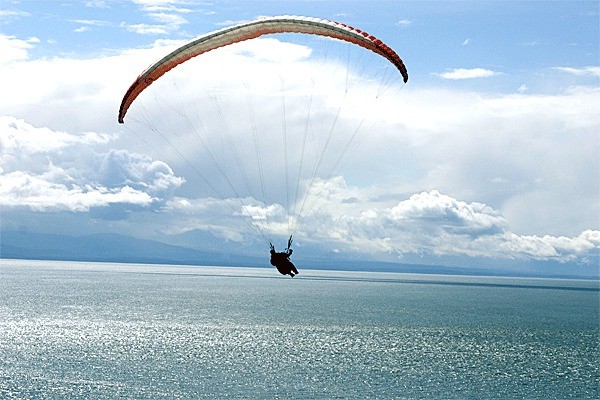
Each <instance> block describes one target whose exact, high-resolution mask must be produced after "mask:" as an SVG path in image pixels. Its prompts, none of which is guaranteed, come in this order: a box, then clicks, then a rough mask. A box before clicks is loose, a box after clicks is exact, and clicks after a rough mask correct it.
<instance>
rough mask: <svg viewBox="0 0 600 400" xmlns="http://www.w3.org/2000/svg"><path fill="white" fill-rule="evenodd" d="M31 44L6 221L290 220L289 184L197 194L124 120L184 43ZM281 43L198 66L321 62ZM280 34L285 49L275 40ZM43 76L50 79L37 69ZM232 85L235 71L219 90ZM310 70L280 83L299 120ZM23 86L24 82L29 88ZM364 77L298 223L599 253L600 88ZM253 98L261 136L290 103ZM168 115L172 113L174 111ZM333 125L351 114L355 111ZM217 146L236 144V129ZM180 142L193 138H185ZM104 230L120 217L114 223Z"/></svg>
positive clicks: (385, 240)
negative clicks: (351, 125) (369, 85)
mask: <svg viewBox="0 0 600 400" xmlns="http://www.w3.org/2000/svg"><path fill="white" fill-rule="evenodd" d="M150 11H152V12H159V11H158V10H156V9H152V10H150V9H149V10H148V12H150ZM36 43H37V42H36V40H35V39H19V38H15V37H8V36H2V37H0V45H1V48H0V50H1V51H0V54H2V55H3V57H4V59H3V63H0V65H1V66H0V86H2V87H3V88H6V89H7V90H8V91H9V92H10V93H11V96H10V98H9V97H8V96H7V97H3V98H2V99H1V100H0V105H1V106H2V109H3V110H4V112H6V115H4V116H2V117H0V168H1V170H0V191H1V193H0V202H1V204H0V205H1V206H2V207H3V218H4V221H5V222H8V223H12V224H16V225H18V224H19V221H17V220H16V219H15V221H11V218H12V217H11V210H17V209H18V210H31V211H32V212H45V213H49V212H56V211H68V212H75V213H78V215H81V217H82V218H90V215H86V214H87V213H90V212H92V211H94V210H95V209H97V208H110V207H111V206H115V205H124V206H126V207H130V210H131V212H130V213H129V215H128V217H127V218H125V219H123V220H122V221H120V222H119V225H118V226H119V229H120V231H121V232H127V230H130V231H135V229H138V228H136V226H137V225H139V224H140V223H143V224H144V229H143V230H147V231H148V232H161V233H181V232H185V231H188V230H194V229H203V230H210V231H213V232H219V233H220V235H221V237H226V238H228V239H230V240H238V241H241V240H244V239H245V238H247V237H248V235H250V234H252V231H251V229H250V227H249V226H248V222H249V223H250V224H258V223H261V224H270V225H272V226H273V229H274V230H275V231H280V230H281V231H284V230H285V229H286V224H287V221H286V217H285V213H284V211H282V210H283V209H285V206H284V204H285V199H284V198H283V197H284V196H278V195H276V196H274V197H273V196H272V197H271V201H268V199H263V198H260V197H259V196H258V195H256V196H250V195H249V194H248V193H245V192H244V193H240V196H239V197H240V198H242V200H240V201H237V200H236V199H234V198H233V197H234V196H233V195H232V194H231V193H229V194H227V195H225V196H223V197H222V198H218V196H214V195H213V196H211V195H209V194H207V193H202V192H201V191H200V190H199V188H200V186H201V181H200V180H198V179H197V178H195V179H192V175H193V174H192V173H190V171H189V170H186V165H185V164H186V163H185V162H182V161H181V159H180V157H178V155H177V154H174V152H173V151H172V149H171V148H170V147H169V146H168V145H166V144H165V143H164V141H163V142H162V146H161V145H157V143H158V142H153V143H152V144H153V146H152V147H151V149H149V148H148V147H144V146H143V145H142V142H143V141H146V140H149V139H148V136H146V133H147V132H146V131H143V130H140V131H136V130H129V129H130V128H129V126H127V127H123V126H119V125H118V124H117V123H116V111H117V108H118V104H119V102H120V99H121V96H122V94H123V92H124V90H125V89H126V88H127V87H128V85H129V83H130V81H131V80H132V79H133V77H135V76H137V74H138V73H139V72H140V71H141V70H142V69H143V68H145V67H146V66H147V65H149V64H150V63H151V62H152V61H154V60H155V59H157V58H158V57H160V56H161V55H162V54H164V53H165V52H167V51H168V50H169V49H171V48H172V46H173V45H176V44H177V43H176V42H175V43H174V42H170V41H158V42H156V43H155V44H154V46H152V47H149V48H141V49H133V50H126V51H121V52H112V53H111V54H110V55H107V56H104V57H98V58H94V59H71V58H68V57H62V58H55V59H41V60H30V59H29V58H28V50H29V49H31V46H35V45H36ZM264 43H266V42H263V44H264ZM268 43H270V44H271V45H273V44H274V42H272V41H271V42H268ZM275 44H276V46H261V42H260V41H259V42H252V43H250V42H249V43H247V44H244V45H242V46H240V47H238V48H236V49H233V50H230V51H224V52H223V54H222V57H223V58H224V59H226V60H227V63H226V64H225V65H223V64H222V63H221V64H220V63H219V60H218V59H214V58H213V59H210V60H209V59H207V61H206V64H205V65H204V67H205V68H206V69H205V70H204V71H205V73H204V78H205V79H206V77H210V78H211V79H212V77H213V76H216V73H217V71H218V70H219V69H221V70H223V71H225V72H228V73H230V74H231V75H230V76H237V75H236V74H238V75H239V72H240V69H239V68H237V67H236V66H238V65H244V70H245V71H247V72H248V73H252V74H254V75H253V77H254V79H255V80H256V81H257V82H269V79H270V78H271V80H270V82H271V84H273V85H274V87H278V88H279V89H278V90H281V89H280V88H281V81H280V80H279V78H278V79H276V80H275V82H274V83H273V80H272V71H273V70H272V69H270V66H272V65H273V64H276V63H279V62H291V61H293V62H294V63H295V64H302V68H305V69H304V71H306V70H307V69H308V70H310V68H314V66H313V65H312V64H311V57H312V56H313V53H312V52H311V51H310V49H307V48H306V47H303V46H299V45H298V44H286V43H284V42H278V43H275ZM273 48H275V49H276V53H275V54H273V51H269V49H273ZM4 55H6V56H4ZM284 55H285V57H283V56H284ZM317 67H320V69H321V70H322V71H324V72H327V70H326V69H324V68H322V66H317ZM582 70H585V71H587V69H586V68H582ZM564 72H568V73H572V74H575V75H576V73H575V72H572V71H564ZM586 73H594V72H593V70H592V72H586ZM213 74H214V75H213ZM447 74H448V75H447V76H442V77H443V78H446V79H468V78H475V77H485V76H494V75H496V74H497V72H494V71H489V70H484V69H473V70H460V69H458V70H452V71H450V72H448V73H447ZM49 75H50V76H52V77H53V78H52V79H51V80H48V79H47V78H42V77H47V76H49ZM270 75H271V76H270ZM296 75H297V76H302V74H301V73H300V72H296ZM197 78H198V79H200V78H202V77H197ZM342 79H343V77H342ZM339 80H340V77H339V76H336V75H335V74H331V75H327V77H326V79H324V81H326V82H331V83H332V84H333V83H334V81H339ZM233 83H235V82H233ZM228 84H229V85H231V84H232V82H229V83H227V82H225V83H224V84H223V86H222V87H221V89H223V90H225V89H228V88H229V87H228V86H227V85H228ZM304 84H305V83H304V82H300V81H297V82H295V81H293V80H292V81H289V80H288V81H286V86H285V94H286V97H285V99H286V103H285V106H286V107H285V111H286V112H287V116H288V117H289V118H290V121H292V123H290V125H289V126H287V127H286V129H289V132H290V133H291V132H300V131H302V129H301V128H299V127H297V126H296V125H295V124H296V122H298V121H301V120H303V119H306V118H302V113H301V112H295V111H296V110H298V109H299V108H298V107H299V105H300V104H307V103H308V101H307V99H308V98H307V97H306V96H304V94H303V93H302V92H301V91H300V88H301V87H302V86H303V85H304ZM265 85H267V84H265ZM22 87H28V88H30V90H28V91H27V93H23V92H22V91H21V90H20V88H22ZM265 87H268V86H265ZM319 89H320V90H322V91H323V92H324V93H326V94H328V96H325V97H324V98H326V99H327V100H326V101H323V102H321V103H318V105H319V107H318V109H319V110H321V112H322V114H324V115H323V116H322V118H323V121H327V118H329V120H334V119H335V118H340V121H342V118H343V121H350V120H351V119H352V117H353V115H352V112H347V111H344V110H342V112H340V114H339V117H336V113H335V111H332V110H336V109H335V107H331V106H332V105H334V104H335V101H338V100H339V99H338V97H342V96H339V93H334V92H330V93H327V91H328V90H330V86H329V84H324V85H321V86H319ZM354 89H355V90H357V91H356V96H355V97H353V96H351V95H348V96H347V97H345V98H344V99H343V101H345V102H346V103H348V104H356V105H359V106H360V107H361V110H362V115H367V118H365V120H364V124H365V126H366V125H368V126H369V131H368V135H366V136H365V137H364V138H362V139H361V140H358V141H357V143H356V146H353V148H352V151H351V152H349V153H348V158H347V160H346V163H345V167H346V168H345V169H344V175H343V178H342V177H336V176H319V177H318V178H319V179H315V180H314V181H312V182H305V181H304V180H303V181H302V184H303V185H309V184H310V185H312V186H313V187H318V190H317V191H316V193H317V194H318V196H314V197H313V200H311V204H310V207H309V210H310V211H311V212H310V213H307V214H306V216H305V218H304V220H303V223H302V224H301V225H300V228H299V229H298V234H299V235H302V236H303V237H304V238H305V240H307V241H309V240H314V241H316V242H320V243H327V244H328V245H330V246H331V247H332V248H337V249H345V250H348V251H358V252H362V253H367V254H388V255H389V254H391V255H393V256H394V257H403V256H405V255H408V254H432V255H435V256H440V257H443V256H453V255H464V256H468V257H488V258H494V259H517V260H521V259H523V260H528V259H533V260H555V261H560V262H571V261H573V262H582V263H585V262H589V260H590V259H592V260H593V259H594V257H596V259H597V252H598V249H599V246H600V243H599V236H598V230H597V228H598V226H597V221H598V210H599V207H598V181H599V179H598V171H599V168H598V158H597V153H598V148H599V143H598V141H599V139H598V135H597V132H598V128H599V127H600V117H599V116H598V113H597V109H596V108H597V107H596V105H597V104H598V103H599V101H600V90H599V89H598V88H595V87H573V88H568V89H566V90H564V91H563V92H560V93H556V94H551V95H539V94H525V93H514V94H499V95H495V94H487V95H483V94H479V93H474V92H461V91H456V90H450V89H444V90H441V89H427V88H411V87H406V88H405V89H404V90H402V91H400V92H399V94H398V93H394V94H393V95H392V94H390V93H388V92H386V93H383V94H381V96H379V97H378V100H377V103H376V104H372V103H371V102H367V101H364V99H362V96H361V95H362V93H363V91H362V88H361V87H360V86H356V87H354ZM265 92H269V90H266V89H265ZM523 92H524V91H523ZM315 98H316V97H315ZM252 100H253V101H256V102H257V104H255V106H256V108H258V109H260V110H267V111H268V113H267V112H266V111H265V114H264V115H265V116H266V117H261V116H260V114H257V115H255V117H256V118H257V122H256V124H257V126H258V127H264V129H260V132H261V134H262V135H265V138H268V139H272V138H276V136H272V137H271V136H270V135H272V134H273V135H275V134H276V133H278V132H276V131H278V130H280V128H279V127H281V124H280V122H279V121H280V119H279V117H277V118H274V117H273V115H280V114H281V112H282V111H281V110H282V109H283V108H284V107H283V104H282V102H281V101H279V102H278V103H277V104H276V105H277V107H273V105H272V104H271V106H272V107H271V108H268V107H267V103H266V102H265V103H260V101H262V100H264V98H261V97H260V96H256V97H255V98H253V99H252ZM300 100H302V102H303V103H301V101H300ZM244 101H245V100H244ZM207 104H209V105H210V103H207ZM225 105H226V103H222V104H221V106H225ZM212 106H214V104H213V105H212ZM314 106H316V104H314ZM207 108H208V107H207ZM213 108H214V107H213ZM224 108H225V107H224ZM214 109H215V110H216V108H214ZM354 109H355V108H349V110H354ZM74 110H77V111H76V112H75V111H74ZM243 110H245V109H235V112H234V115H233V116H232V117H231V118H229V119H228V121H229V125H230V126H229V128H230V129H231V131H232V135H235V134H236V133H239V134H240V135H245V137H246V138H252V136H251V135H248V129H246V130H244V129H240V130H239V131H238V130H236V129H237V124H236V121H237V120H238V119H241V116H242V115H241V114H244V112H242V111H243ZM235 113H237V114H238V116H239V118H238V117H235ZM277 113H279V114H277ZM161 118H162V119H164V120H166V122H169V121H168V120H167V119H168V113H165V114H161ZM273 121H275V123H274V122H273ZM355 122H356V121H355ZM358 122H361V123H362V122H363V121H362V120H359V121H358ZM338 123H339V124H340V127H344V126H345V125H344V124H345V123H346V122H338ZM274 125H277V127H276V128H273V126H274ZM298 126H300V125H298ZM234 137H235V136H234ZM278 137H280V136H278ZM140 138H142V140H140ZM158 139H160V137H159V138H158ZM274 140H275V139H273V140H271V141H270V142H273V141H274ZM277 140H280V139H277ZM184 143H185V142H184ZM215 144H216V145H218V146H229V143H227V142H226V141H222V142H216V143H215ZM178 148H179V149H182V150H183V151H185V150H188V149H186V147H185V144H180V145H179V147H178ZM296 148H297V147H296ZM267 149H268V147H267ZM189 150H190V152H189V155H187V154H186V157H187V159H188V161H191V162H193V163H195V165H197V166H198V167H197V168H198V169H202V166H203V164H202V163H203V162H204V160H203V159H202V158H201V157H200V155H198V152H197V151H195V149H189ZM191 150H194V151H191ZM239 150H240V152H241V156H242V157H244V156H245V155H246V154H253V153H250V152H249V151H250V150H252V143H251V142H248V145H247V146H240V149H239ZM246 151H248V153H245V152H246ZM252 151H253V150H252ZM267 154H268V153H267ZM221 165H222V166H223V167H224V168H227V169H228V171H229V173H230V174H231V176H235V175H236V174H237V172H233V171H234V170H237V169H239V168H238V166H237V165H236V163H235V162H233V159H228V158H227V157H223V159H222V164H221ZM176 167H177V168H176ZM174 170H175V171H185V173H183V172H178V173H175V172H174ZM282 170H283V167H282V164H280V163H278V162H274V163H273V165H272V166H271V167H270V168H265V169H264V171H265V174H266V175H268V174H275V173H279V175H281V171H282ZM207 175H209V176H210V175H211V174H207ZM183 176H185V179H184V178H183ZM254 176H256V174H255V175H254ZM192 181H193V182H192ZM347 182H349V183H347ZM251 183H253V182H251ZM280 194H281V193H280ZM273 198H275V200H273ZM149 213H152V214H149ZM15 215H16V214H15ZM149 215H152V218H148V216H149ZM15 218H17V217H16V216H15ZM240 220H244V221H248V222H243V223H240ZM109 228H111V229H114V225H113V226H111V227H109V226H105V229H109ZM140 230H141V229H138V232H139V231H140ZM302 236H301V237H302Z"/></svg>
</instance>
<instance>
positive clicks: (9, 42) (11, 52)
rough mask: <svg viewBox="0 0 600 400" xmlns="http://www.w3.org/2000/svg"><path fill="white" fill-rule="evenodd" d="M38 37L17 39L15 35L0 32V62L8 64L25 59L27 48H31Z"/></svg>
mask: <svg viewBox="0 0 600 400" xmlns="http://www.w3.org/2000/svg"><path fill="white" fill-rule="evenodd" d="M39 41H40V40H39V39H38V38H35V37H32V38H29V39H25V40H24V39H18V38H16V37H15V36H7V35H3V34H0V49H2V51H1V52H0V64H8V63H11V62H14V61H20V60H26V59H27V57H28V50H29V49H31V48H33V46H34V44H35V43H39Z"/></svg>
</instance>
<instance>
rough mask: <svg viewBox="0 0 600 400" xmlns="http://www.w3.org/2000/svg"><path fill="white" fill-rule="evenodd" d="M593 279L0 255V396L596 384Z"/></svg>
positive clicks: (467, 391)
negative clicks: (280, 269)
mask: <svg viewBox="0 0 600 400" xmlns="http://www.w3.org/2000/svg"><path fill="white" fill-rule="evenodd" d="M599 307H600V286H599V282H598V281H585V280H557V279H533V278H531V279H529V278H528V279H525V278H518V279H517V278H495V277H468V276H441V275H418V274H395V273H369V272H340V271H314V270H302V269H300V275H298V276H297V277H295V278H290V277H283V276H281V275H279V274H278V273H277V271H275V270H274V269H267V268H264V269H261V268H230V267H223V268H217V267H179V266H160V265H132V264H108V263H79V262H50V261H19V260H0V398H1V399H79V398H83V399H117V398H119V399H229V398H231V399H425V398H427V399H431V398H436V399H524V398H525V399H569V398H574V399H599V398H600V327H599V324H600V315H599Z"/></svg>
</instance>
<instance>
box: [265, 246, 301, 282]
mask: <svg viewBox="0 0 600 400" xmlns="http://www.w3.org/2000/svg"><path fill="white" fill-rule="evenodd" d="M269 245H270V246H271V265H273V266H275V267H276V268H277V271H279V273H280V274H281V275H289V276H291V277H292V278H293V277H294V275H297V274H298V270H297V269H296V267H295V266H294V264H292V262H291V261H290V256H291V255H292V252H293V250H292V237H291V236H290V238H289V240H288V245H287V247H286V249H285V250H284V251H282V252H279V253H278V252H276V251H275V246H273V244H272V243H269Z"/></svg>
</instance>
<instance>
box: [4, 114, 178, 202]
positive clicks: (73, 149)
mask: <svg viewBox="0 0 600 400" xmlns="http://www.w3.org/2000/svg"><path fill="white" fill-rule="evenodd" d="M112 140H114V137H112V136H110V135H107V134H98V133H94V132H85V133H82V134H79V135H75V134H70V133H67V132H61V131H53V130H51V129H49V128H47V127H40V128H38V127H35V126H33V125H31V124H29V123H27V122H25V121H24V120H21V119H16V118H14V117H8V116H2V117H0V188H1V189H0V190H1V193H0V197H2V200H1V204H2V206H4V207H17V208H30V209H32V210H36V211H55V210H68V211H78V212H81V211H89V210H90V208H91V207H104V206H107V205H110V204H115V203H125V204H133V205H140V206H148V205H150V204H151V203H153V202H155V201H158V200H159V199H158V198H157V197H155V196H160V195H165V194H166V193H169V192H171V191H172V190H174V189H175V188H177V187H179V186H180V185H181V184H182V183H183V179H182V178H179V177H177V176H175V175H174V174H173V171H172V170H171V168H170V167H169V166H168V165H166V164H165V163H164V162H160V161H154V160H151V159H150V158H149V157H148V156H142V155H138V154H131V153H128V152H127V151H125V150H120V151H119V150H109V151H108V152H107V153H98V152H96V151H95V150H94V147H96V146H98V147H101V146H102V145H106V144H108V143H109V142H110V141H112Z"/></svg>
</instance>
